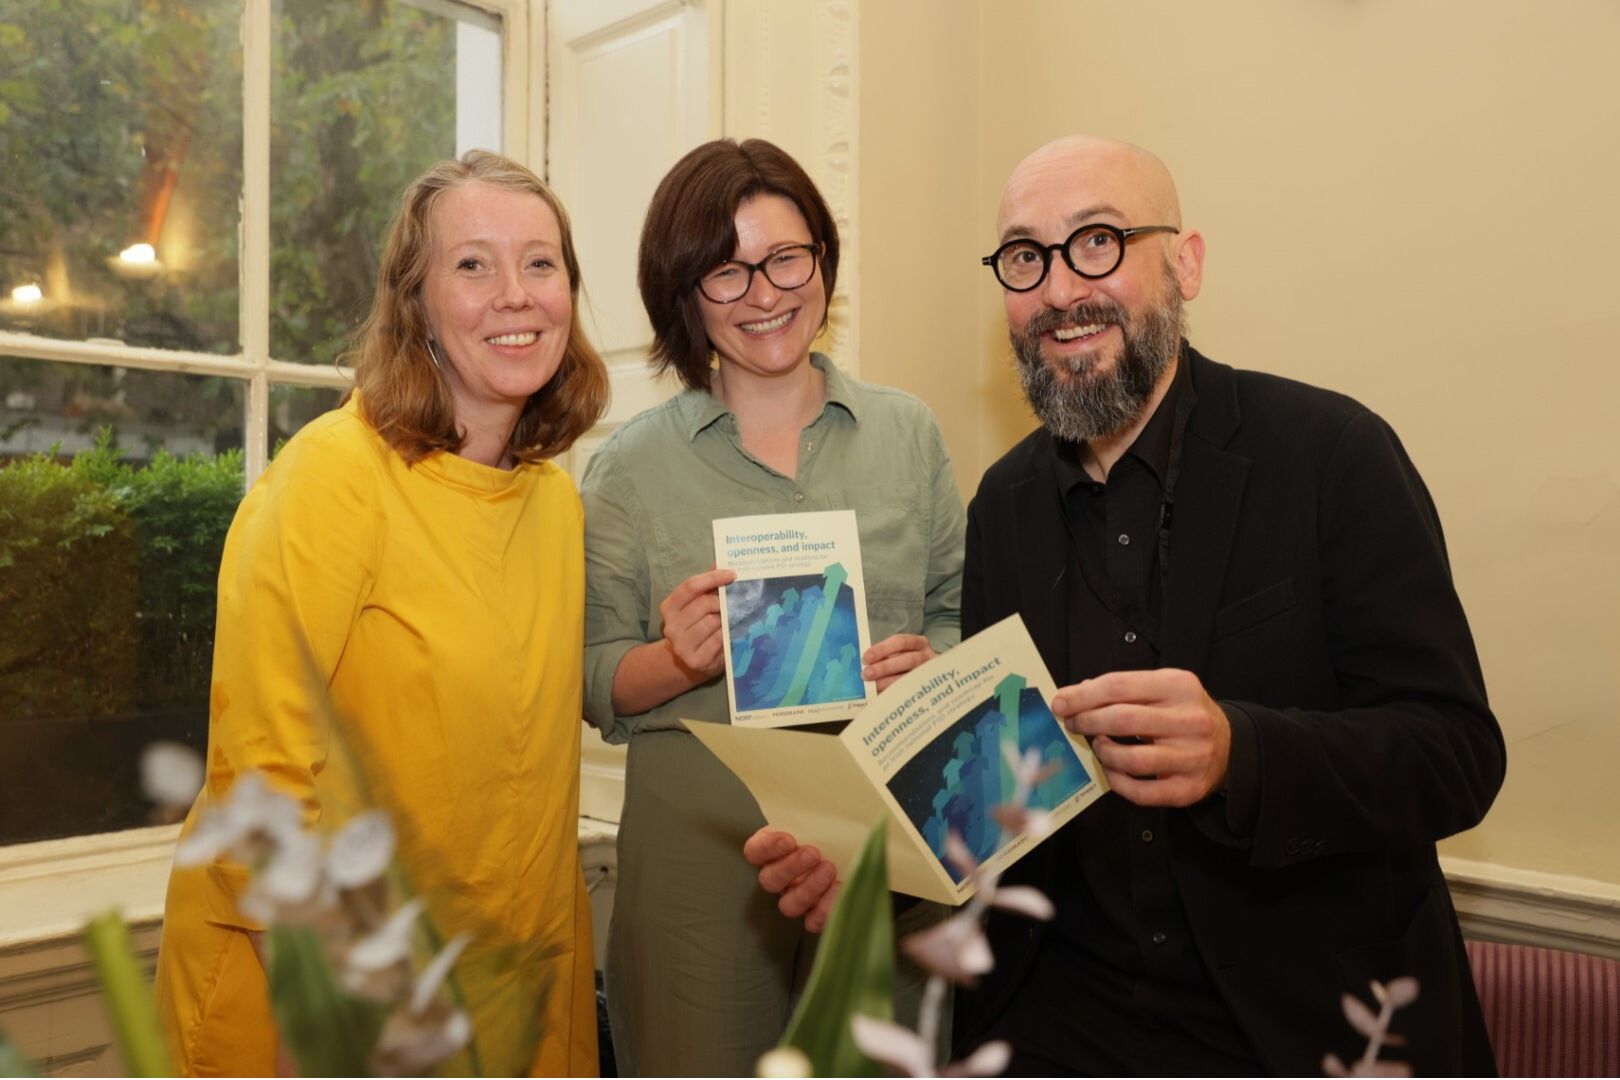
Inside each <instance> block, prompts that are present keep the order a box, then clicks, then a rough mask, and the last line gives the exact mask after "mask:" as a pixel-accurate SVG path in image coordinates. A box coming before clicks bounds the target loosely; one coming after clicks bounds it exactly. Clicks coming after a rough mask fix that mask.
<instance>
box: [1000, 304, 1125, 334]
mask: <svg viewBox="0 0 1620 1080" xmlns="http://www.w3.org/2000/svg"><path fill="white" fill-rule="evenodd" d="M1124 322H1125V310H1124V309H1123V308H1122V307H1120V305H1119V304H1118V303H1116V302H1115V301H1112V300H1108V301H1101V300H1086V301H1082V302H1081V303H1078V304H1076V305H1074V307H1071V308H1047V309H1046V310H1045V311H1042V312H1039V313H1037V314H1036V315H1034V316H1033V317H1031V318H1030V320H1029V322H1028V323H1026V324H1025V326H1024V333H1025V335H1026V336H1028V337H1040V336H1041V335H1042V334H1050V333H1051V332H1052V331H1054V330H1061V329H1063V328H1064V327H1068V326H1090V325H1092V324H1093V323H1104V324H1120V323H1124Z"/></svg>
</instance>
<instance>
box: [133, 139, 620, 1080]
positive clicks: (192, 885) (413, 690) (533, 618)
mask: <svg viewBox="0 0 1620 1080" xmlns="http://www.w3.org/2000/svg"><path fill="white" fill-rule="evenodd" d="M579 287H580V275H579V264H578V261H577V259H576V257H575V252H574V248H573V243H572V239H571V237H570V234H569V227H568V218H567V215H566V213H565V211H564V210H563V208H562V205H561V204H560V203H559V202H558V201H557V199H556V196H554V195H553V194H552V193H551V191H550V190H549V189H548V188H547V187H546V186H545V184H544V183H543V182H542V181H541V180H540V179H539V178H537V177H536V176H535V175H534V174H533V173H531V172H529V171H528V170H527V169H525V168H523V167H522V166H520V165H518V164H516V163H514V162H512V161H509V160H507V159H505V158H502V157H500V156H498V155H495V154H490V153H486V152H482V151H473V152H471V153H469V154H467V155H465V156H464V157H462V158H461V159H460V160H459V161H445V162H441V163H439V164H438V165H436V166H434V167H433V168H432V169H430V170H429V171H428V172H427V173H426V174H425V175H423V176H422V177H421V178H420V179H419V180H417V181H416V182H415V183H414V184H412V185H411V187H410V188H409V189H408V190H407V191H406V192H405V195H404V197H403V199H402V201H401V207H400V211H399V214H398V216H397V217H396V218H395V220H394V223H393V225H392V227H391V230H390V232H389V236H388V241H387V248H386V253H385V255H384V258H383V262H382V266H381V268H380V270H379V273H378V282H377V294H376V298H375V300H374V302H373V306H372V310H371V314H370V316H369V318H368V320H367V321H366V323H365V325H364V326H363V328H362V330H361V332H360V335H359V338H358V341H357V345H356V348H355V350H354V352H353V353H352V354H351V355H352V356H353V357H354V361H355V382H356V389H355V392H354V394H352V395H351V396H350V398H349V400H348V401H347V402H346V403H345V404H344V405H343V407H341V408H339V409H338V410H336V411H334V412H331V413H328V414H326V415H325V416H323V417H321V418H319V419H317V420H315V421H314V422H312V423H310V424H309V425H308V426H306V427H305V428H304V429H303V430H302V431H300V432H299V433H298V434H297V435H296V436H295V437H294V438H293V439H292V440H291V441H289V442H288V443H287V445H286V447H285V448H283V449H282V451H281V452H280V454H279V455H278V456H277V457H276V460H275V461H274V462H273V463H272V464H271V466H270V468H269V469H268V470H267V471H266V472H265V474H264V476H263V477H261V478H260V480H259V481H258V482H257V483H256V484H255V485H254V486H253V489H252V490H251V491H249V492H248V494H247V497H246V498H245V499H244V500H243V501H242V505H241V507H240V508H239V509H238V511H237V514H236V519H235V521H234V522H233V524H232V526H231V531H230V535H229V537H228V539H227V540H226V544H225V553H224V560H223V564H222V565H221V568H220V578H219V618H218V630H217V636H216V639H215V646H214V672H213V689H212V695H211V708H210V719H209V736H208V772H207V783H206V786H205V787H204V789H203V792H202V794H201V795H200V796H199V797H198V799H197V802H196V805H195V806H193V808H192V811H191V815H190V817H189V818H188V821H187V825H186V828H187V830H188V831H189V830H191V829H192V827H193V826H194V825H195V823H196V821H197V819H198V818H199V815H200V814H201V813H202V812H203V811H204V810H206V809H207V808H208V807H209V806H211V805H218V804H219V803H220V802H221V801H222V799H223V797H224V795H225V793H226V791H227V790H228V789H229V788H230V786H231V784H232V783H233V781H234V780H235V779H236V778H237V777H238V776H239V775H241V774H242V773H244V772H245V771H247V770H249V769H257V770H260V771H262V772H263V773H264V774H265V775H266V776H267V777H268V779H269V781H270V783H271V784H272V785H273V786H274V787H275V788H277V789H278V790H280V791H282V792H284V793H286V794H289V795H291V796H293V797H295V798H297V799H299V800H300V801H301V803H302V805H303V808H304V816H305V820H306V822H308V823H315V822H318V821H320V819H322V817H323V814H324V815H325V816H326V817H327V819H328V822H330V820H331V818H332V817H334V816H336V813H335V809H334V808H335V807H336V806H338V805H340V804H341V803H342V801H343V799H344V798H345V797H346V796H344V795H342V794H340V793H339V792H338V790H337V775H338V774H339V773H340V772H342V771H343V770H340V769H338V768H336V767H335V766H336V763H337V761H338V757H339V755H340V753H342V754H345V755H347V754H350V753H352V755H353V757H354V758H355V760H356V761H358V762H359V771H360V773H361V775H362V776H363V778H364V782H365V784H366V787H367V792H368V795H369V797H370V799H371V801H373V802H374V803H376V804H377V805H379V806H381V807H382V808H384V809H386V810H387V811H388V812H389V814H390V815H391V817H392V819H393V824H394V829H395V832H396V834H397V836H398V844H399V855H400V861H401V864H402V865H403V866H404V867H405V869H406V873H407V875H408V877H409V879H410V882H411V884H412V886H413V887H414V889H415V890H416V891H417V892H418V893H419V894H420V895H421V896H422V897H423V898H424V899H426V901H427V904H428V911H429V913H430V916H431V918H432V920H433V923H434V927H435V929H436V930H437V931H438V932H439V933H440V934H442V935H443V936H444V937H445V938H449V937H450V936H452V935H455V934H458V933H461V932H470V933H471V935H472V938H473V942H472V944H471V945H470V946H469V947H468V949H467V951H466V952H465V953H464V954H462V957H461V959H460V961H459V962H458V963H457V971H458V972H459V973H461V974H463V975H464V976H467V977H466V978H465V979H464V984H465V986H466V987H467V988H468V989H467V990H466V993H467V995H468V998H467V1000H466V1001H465V1002H464V1004H465V1006H466V1008H467V1010H468V1012H469V1014H470V1016H471V1019H472V1024H473V1031H474V1037H475V1038H476V1040H477V1045H478V1049H479V1052H480V1054H481V1063H480V1064H481V1066H482V1071H484V1072H486V1073H489V1074H494V1075H510V1074H512V1073H513V1072H523V1071H532V1072H535V1073H538V1074H570V1075H594V1073H595V1071H596V1064H597V1062H596V1022H595V1015H596V1014H595V995H594V983H593V969H594V965H593V962H592V959H593V954H592V950H591V932H590V915H589V906H588V904H587V901H586V896H585V889H584V883H583V879H582V878H581V875H580V869H579V858H578V832H577V815H578V800H579V768H578V762H579V736H580V722H579V717H580V712H581V686H582V670H581V663H582V661H581V657H582V649H583V640H582V633H583V623H584V620H583V610H584V562H583V558H584V557H583V551H582V537H583V523H582V516H581V510H580V502H579V497H578V495H577V494H576V493H575V490H574V486H573V483H572V481H571V480H570V479H569V477H568V475H567V473H565V472H564V471H563V470H562V469H561V468H559V467H558V466H557V465H555V464H554V463H552V462H551V461H550V460H549V459H550V458H552V457H554V456H555V455H557V454H559V453H561V452H563V451H564V450H566V449H567V448H568V447H569V446H570V445H571V444H572V443H573V441H574V440H575V439H576V438H578V437H579V436H580V435H581V434H583V433H584V432H585V431H586V430H588V429H589V428H590V427H591V425H593V424H594V423H595V422H596V420H597V419H598V418H599V416H600V415H601V413H602V410H603V408H604V407H605V405H606V400H607V376H606V372H605V369H604V367H603V364H602V361H601V359H600V357H599V356H598V355H597V354H596V352H595V351H594V350H593V349H592V347H591V346H590V344H589V343H588V342H587V341H586V339H585V337H584V334H583V332H582V331H581V329H580V326H579V323H578V320H577V319H576V318H575V317H574V309H575V304H576V301H577V299H578V295H579ZM316 682H318V683H320V684H323V687H324V690H325V696H326V697H327V698H328V699H329V700H330V703H331V708H330V710H327V709H325V708H324V707H323V706H322V705H321V704H320V701H319V699H320V697H321V693H320V690H319V689H317V688H315V687H313V686H312V683H316ZM329 718H335V719H329ZM334 729H336V730H334ZM328 796H329V797H328ZM246 878H247V874H246V870H245V869H244V868H242V867H240V866H236V865H232V864H229V863H223V862H221V863H213V864H210V865H207V866H199V867H194V868H189V869H176V870H175V872H174V874H173V876H172V878H171V880H170V883H169V894H168V904H167V909H166V914H165V918H164V926H163V939H162V946H161V949H160V952H159V957H158V973H157V997H158V1003H159V1009H160V1012H161V1014H162V1016H163V1019H164V1022H165V1024H166V1026H167V1027H168V1029H169V1033H170V1036H171V1038H172V1040H173V1044H174V1047H175V1049H176V1053H177V1057H178V1058H179V1065H180V1067H181V1068H183V1069H184V1070H185V1071H186V1072H188V1073H191V1074H199V1075H233V1074H234V1075H266V1074H270V1073H272V1072H274V1071H275V1070H276V1067H277V1045H276V1037H275V1031H274V1027H273V1025H272V1021H271V1017H270V1011H269V1004H268V999H267V993H266V980H265V969H264V965H263V954H264V948H263V937H262V932H263V926H262V925H261V924H260V923H258V922H256V921H254V920H253V919H251V918H248V917H246V916H244V915H243V913H242V912H241V910H240V909H239V905H238V903H237V899H238V897H239V896H240V894H241V892H242V890H243V888H244V886H245V885H246ZM536 1030H538V1037H539V1043H538V1046H536V1045H535V1044H534V1041H533V1037H532V1033H534V1032H535V1031H536Z"/></svg>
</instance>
